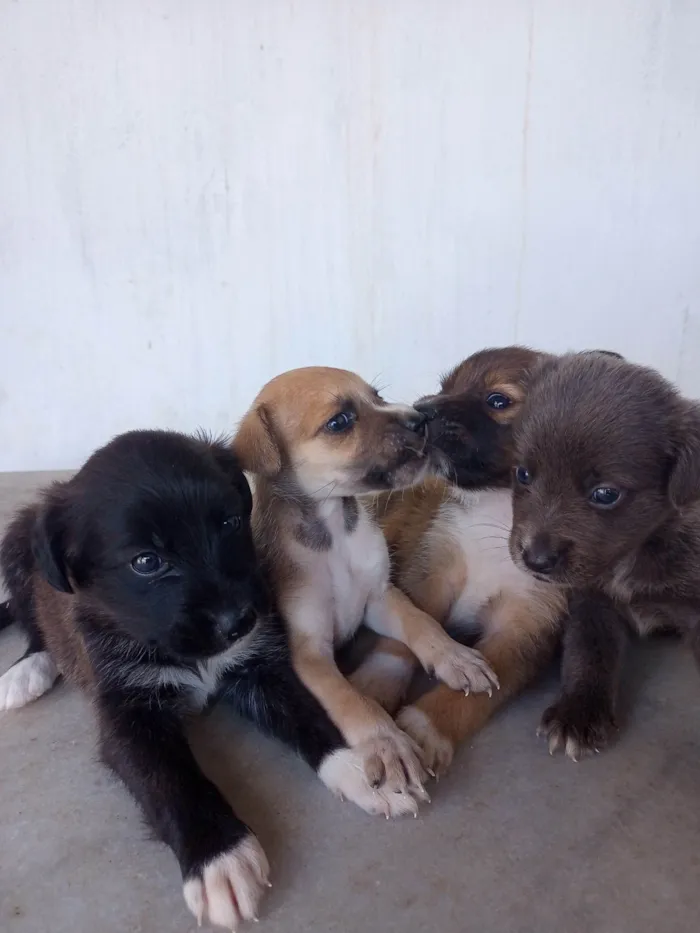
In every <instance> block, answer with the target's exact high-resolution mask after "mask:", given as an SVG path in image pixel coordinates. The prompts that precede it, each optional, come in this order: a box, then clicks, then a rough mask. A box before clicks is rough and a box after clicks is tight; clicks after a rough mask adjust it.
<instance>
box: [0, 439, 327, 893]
mask: <svg viewBox="0 0 700 933" xmlns="http://www.w3.org/2000/svg"><path fill="white" fill-rule="evenodd" d="M251 504H252V503H251V494H250V490H249V487H248V484H247V482H246V479H245V477H244V475H243V473H242V471H241V469H240V468H239V465H238V462H237V461H236V459H235V457H234V455H233V454H232V453H231V452H230V450H229V449H228V448H227V447H225V446H224V445H223V444H220V443H217V442H214V441H207V440H205V439H202V438H189V437H185V436H184V435H179V434H175V433H170V432H160V431H138V432H132V433H129V434H125V435H122V436H120V437H118V438H116V439H115V440H114V441H112V442H111V443H110V444H108V445H107V446H106V447H104V448H102V449H101V450H99V451H97V452H96V453H95V454H94V455H93V456H92V457H91V458H90V459H89V460H88V461H87V463H86V464H85V466H84V467H83V468H82V470H80V472H79V473H78V474H77V475H76V476H75V477H74V478H73V479H71V480H70V481H68V482H66V483H60V484H56V485H54V486H53V487H51V488H50V489H48V490H47V491H46V493H45V494H44V496H43V498H42V500H41V502H40V503H38V504H35V505H33V506H29V507H28V508H26V509H24V510H23V511H22V512H21V513H20V514H19V515H18V517H17V518H16V519H15V521H14V522H13V523H12V525H11V526H10V528H9V530H8V531H7V533H6V535H5V537H4V540H3V542H2V548H1V552H0V559H1V564H2V571H3V574H4V578H5V583H6V586H7V588H8V591H9V594H10V599H9V603H8V604H4V605H3V606H2V607H0V622H2V623H3V624H7V622H8V620H9V619H14V620H16V621H17V622H18V624H19V625H20V626H21V627H22V628H23V629H24V631H25V632H26V633H27V635H28V637H29V640H30V649H29V653H33V652H35V651H41V650H48V651H49V652H50V653H51V655H52V656H53V658H54V660H55V661H56V663H57V665H58V667H59V669H60V670H61V672H62V673H63V674H64V675H65V676H66V677H67V678H68V679H70V680H72V681H74V682H76V683H77V684H78V685H80V686H81V687H82V688H84V689H86V690H87V691H88V692H89V693H90V695H91V696H92V699H93V702H94V706H95V710H96V712H97V717H98V722H99V745H100V751H101V755H102V758H103V760H104V761H105V763H106V764H107V765H108V766H109V767H110V768H112V770H113V771H115V772H116V773H117V774H118V775H119V777H120V778H121V779H122V781H123V782H124V783H125V784H126V786H127V788H128V789H129V791H130V792H131V794H132V795H133V796H134V797H135V798H136V800H137V801H138V802H139V804H140V805H141V807H142V809H143V811H144V813H145V814H146V817H147V819H148V821H149V823H150V824H151V826H152V827H153V829H154V830H155V832H156V833H157V835H158V837H159V838H160V839H161V840H162V841H163V842H165V843H166V844H167V845H169V846H170V847H171V849H172V850H173V852H174V853H175V855H176V857H177V859H178V862H179V864H180V868H181V871H182V875H183V878H184V879H188V878H191V877H193V876H195V875H201V872H202V868H203V866H204V865H205V864H206V863H207V862H209V861H211V860H212V859H213V858H215V857H217V856H218V855H220V854H222V853H223V852H225V851H228V850H230V849H231V848H232V847H234V846H236V844H237V843H239V842H241V840H243V839H244V838H245V837H246V836H247V835H248V833H249V832H250V830H249V829H248V827H247V826H246V825H245V823H243V822H242V821H241V820H240V819H239V818H238V817H237V816H236V815H235V814H234V812H233V811H232V809H231V807H230V806H229V804H228V803H227V802H226V800H225V799H224V797H223V796H222V795H221V793H220V792H219V791H218V790H217V788H216V787H215V786H214V785H213V784H212V783H211V782H210V781H209V780H207V778H206V777H205V776H204V775H203V774H202V772H201V771H200V769H199V767H198V765H197V764H196V762H195V760H194V757H193V755H192V753H191V751H190V748H189V746H188V744H187V741H186V739H185V736H184V732H183V716H184V714H185V713H187V712H189V711H190V710H193V709H199V708H202V707H203V706H206V705H209V704H210V703H212V702H213V701H214V700H215V699H217V698H218V697H222V696H223V697H225V698H226V700H227V702H228V703H230V704H232V705H233V706H234V707H235V708H236V709H237V710H238V712H239V713H241V714H242V715H243V716H246V717H247V718H249V719H251V720H252V721H254V722H255V723H256V724H257V725H258V726H259V727H260V728H262V729H263V730H265V731H266V732H267V733H269V734H270V735H272V736H276V737H278V738H280V739H281V740H282V741H284V742H286V743H287V744H289V745H291V746H292V747H293V748H294V749H295V750H296V751H297V752H299V753H300V754H301V755H302V756H303V757H304V758H305V759H306V761H308V763H309V764H310V765H311V767H312V768H314V769H318V768H319V766H320V765H321V764H322V762H323V761H324V759H325V758H326V757H327V756H328V755H329V754H331V753H333V752H334V751H337V750H338V749H340V748H344V747H345V742H344V741H343V739H342V737H341V735H340V733H339V732H338V730H337V729H336V727H335V726H334V725H333V724H332V722H331V721H330V720H329V719H328V717H327V716H326V714H325V712H324V711H323V709H322V708H321V706H320V705H319V704H318V703H317V702H316V700H315V699H314V698H313V697H312V695H311V694H310V693H308V691H307V690H306V689H305V688H304V687H303V686H302V684H301V682H300V681H299V680H298V679H297V677H296V675H295V673H294V671H293V669H292V667H291V665H290V661H289V654H288V648H287V643H286V638H285V633H284V628H283V626H282V624H281V622H280V620H279V619H278V617H277V616H276V615H275V613H274V611H273V607H271V605H270V604H269V596H268V591H267V588H266V586H265V582H264V580H263V578H262V576H261V573H260V571H259V567H258V563H257V559H256V555H255V551H254V548H253V540H252V535H251V529H250V512H251ZM144 554H148V555H151V557H149V558H147V560H146V563H149V565H150V564H156V563H158V562H159V561H160V562H162V565H161V566H160V568H159V569H158V570H157V572H155V573H153V574H152V575H150V576H144V575H139V574H138V573H137V572H136V571H135V569H134V568H133V562H134V560H135V559H136V558H137V555H141V558H139V561H137V567H139V568H141V569H143V567H142V564H143V560H144V559H143V555H144ZM239 641H240V642H241V648H240V656H237V654H236V646H237V643H238V642H239ZM222 652H230V655H226V657H227V661H226V663H221V664H219V660H220V659H219V658H217V656H219V655H221V653H222ZM207 661H210V662H212V663H217V665H219V666H218V667H217V675H216V677H213V678H212V680H213V684H212V687H211V689H210V690H209V691H207V690H205V689H204V686H203V681H202V676H203V667H202V665H203V664H205V663H206V662H207ZM166 672H167V673H166ZM183 679H185V680H186V681H187V682H186V683H183ZM200 683H202V689H199V684H200Z"/></svg>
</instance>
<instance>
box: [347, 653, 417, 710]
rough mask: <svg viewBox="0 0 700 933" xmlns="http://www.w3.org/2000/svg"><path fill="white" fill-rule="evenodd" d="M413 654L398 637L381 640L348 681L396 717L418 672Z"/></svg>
mask: <svg viewBox="0 0 700 933" xmlns="http://www.w3.org/2000/svg"><path fill="white" fill-rule="evenodd" d="M418 667H419V665H418V661H417V659H416V656H415V655H414V654H413V652H412V651H411V650H410V649H409V648H407V647H406V646H405V645H403V644H401V642H400V641H396V639H394V638H380V639H379V641H378V642H377V644H376V645H375V647H374V648H373V649H372V650H371V651H370V652H369V654H368V655H367V656H366V657H365V658H364V660H363V661H362V663H361V664H360V665H359V667H358V668H357V669H356V670H355V671H354V672H353V673H352V674H351V675H350V677H349V678H348V680H349V681H350V683H351V684H352V685H353V687H354V688H355V689H356V690H358V691H359V692H360V693H361V694H362V695H363V696H366V697H370V698H371V699H372V700H376V701H377V703H379V705H380V706H381V707H383V708H384V709H385V710H386V711H387V712H388V713H391V714H392V715H394V713H396V711H397V710H398V708H399V707H400V706H401V703H402V702H403V700H404V699H405V697H406V694H407V693H408V688H409V687H410V685H411V681H412V680H413V675H414V674H415V672H416V670H417V669H418Z"/></svg>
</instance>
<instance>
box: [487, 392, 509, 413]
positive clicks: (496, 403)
mask: <svg viewBox="0 0 700 933" xmlns="http://www.w3.org/2000/svg"><path fill="white" fill-rule="evenodd" d="M486 404H487V405H488V406H489V408H493V409H494V411H503V409H504V408H509V407H510V406H511V405H512V404H513V400H512V399H510V398H508V396H507V395H504V394H503V393H502V392H491V394H490V395H487V396H486Z"/></svg>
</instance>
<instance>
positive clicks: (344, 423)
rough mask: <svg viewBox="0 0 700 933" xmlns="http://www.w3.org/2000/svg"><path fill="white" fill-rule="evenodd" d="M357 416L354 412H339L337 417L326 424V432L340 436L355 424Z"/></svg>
mask: <svg viewBox="0 0 700 933" xmlns="http://www.w3.org/2000/svg"><path fill="white" fill-rule="evenodd" d="M356 418H357V416H356V415H355V412H354V411H339V412H338V414H337V415H333V417H332V418H331V419H330V420H329V421H327V422H326V431H329V432H330V433H331V434H342V433H343V431H349V430H350V428H351V427H352V426H353V424H355V420H356Z"/></svg>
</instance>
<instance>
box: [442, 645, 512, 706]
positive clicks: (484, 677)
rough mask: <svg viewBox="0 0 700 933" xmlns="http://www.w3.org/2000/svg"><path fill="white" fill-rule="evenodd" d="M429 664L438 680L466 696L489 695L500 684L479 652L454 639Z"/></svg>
mask: <svg viewBox="0 0 700 933" xmlns="http://www.w3.org/2000/svg"><path fill="white" fill-rule="evenodd" d="M431 666H432V669H433V670H432V672H433V673H434V674H435V676H436V677H437V678H438V680H441V681H442V682H443V683H444V684H447V686H448V687H451V688H452V689H453V690H461V691H462V692H463V693H466V694H467V696H469V694H470V693H488V695H489V696H491V694H492V693H493V691H494V689H496V690H498V689H499V686H500V684H499V683H498V677H496V675H495V673H494V672H493V671H492V670H491V667H490V665H489V663H488V661H487V660H486V658H485V657H484V656H483V655H482V654H481V652H479V651H476V650H475V649H474V648H467V647H466V646H465V645H460V644H459V642H456V641H451V644H449V645H446V646H445V648H444V649H441V650H440V651H439V653H438V654H437V655H436V658H435V660H434V661H433V663H432V665H431Z"/></svg>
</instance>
